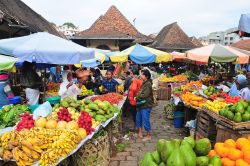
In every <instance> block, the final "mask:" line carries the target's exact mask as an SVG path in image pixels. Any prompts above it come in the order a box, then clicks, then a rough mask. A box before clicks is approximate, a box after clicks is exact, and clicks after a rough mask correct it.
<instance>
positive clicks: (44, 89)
mask: <svg viewBox="0 0 250 166" xmlns="http://www.w3.org/2000/svg"><path fill="white" fill-rule="evenodd" d="M45 96H46V65H45V69H44V73H43V102H45Z"/></svg>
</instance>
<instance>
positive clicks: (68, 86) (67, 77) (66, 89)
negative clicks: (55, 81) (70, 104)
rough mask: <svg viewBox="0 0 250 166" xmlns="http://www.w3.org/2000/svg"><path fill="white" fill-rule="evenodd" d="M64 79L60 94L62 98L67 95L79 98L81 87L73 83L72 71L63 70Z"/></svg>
mask: <svg viewBox="0 0 250 166" xmlns="http://www.w3.org/2000/svg"><path fill="white" fill-rule="evenodd" d="M62 79H63V82H62V83H61V85H60V89H59V92H58V95H59V96H61V99H62V100H63V99H64V98H66V97H72V98H74V99H77V95H78V93H79V89H78V88H77V86H76V85H75V84H74V83H73V77H72V73H71V72H70V71H67V70H66V71H63V72H62Z"/></svg>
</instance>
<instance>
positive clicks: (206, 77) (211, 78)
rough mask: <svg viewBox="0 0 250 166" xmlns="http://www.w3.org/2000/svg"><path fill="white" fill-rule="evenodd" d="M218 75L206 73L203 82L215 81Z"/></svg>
mask: <svg viewBox="0 0 250 166" xmlns="http://www.w3.org/2000/svg"><path fill="white" fill-rule="evenodd" d="M215 80H216V77H214V76H209V75H205V77H203V78H202V82H204V83H207V82H209V81H215Z"/></svg>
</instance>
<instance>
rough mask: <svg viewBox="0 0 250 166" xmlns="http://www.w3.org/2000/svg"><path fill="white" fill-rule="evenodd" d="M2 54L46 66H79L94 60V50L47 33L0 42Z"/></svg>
mask: <svg viewBox="0 0 250 166" xmlns="http://www.w3.org/2000/svg"><path fill="white" fill-rule="evenodd" d="M0 53H1V54H5V55H11V56H14V57H17V58H19V60H20V61H28V62H36V63H46V64H65V65H66V64H77V63H79V62H80V61H83V60H88V59H93V58H94V51H93V49H89V48H85V47H83V46H80V45H78V44H76V43H73V42H71V41H69V40H65V39H63V38H60V37H57V36H54V35H51V34H49V33H47V32H38V33H34V34H31V35H28V36H24V37H17V38H10V39H3V40H0Z"/></svg>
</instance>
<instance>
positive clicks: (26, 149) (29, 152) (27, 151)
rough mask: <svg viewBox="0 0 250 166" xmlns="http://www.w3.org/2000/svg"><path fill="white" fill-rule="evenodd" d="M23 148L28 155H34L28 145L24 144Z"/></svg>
mask: <svg viewBox="0 0 250 166" xmlns="http://www.w3.org/2000/svg"><path fill="white" fill-rule="evenodd" d="M22 150H23V151H24V153H25V154H26V155H27V156H29V157H32V154H31V150H30V149H29V148H28V147H26V146H24V145H23V146H22Z"/></svg>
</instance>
